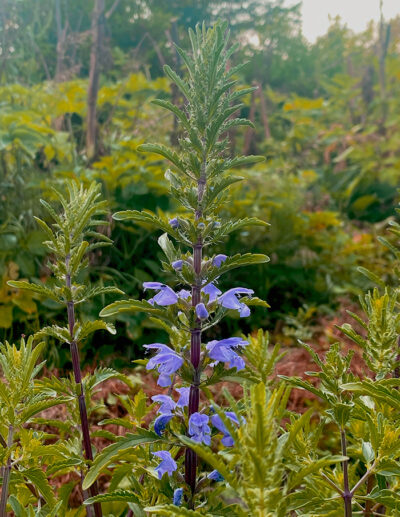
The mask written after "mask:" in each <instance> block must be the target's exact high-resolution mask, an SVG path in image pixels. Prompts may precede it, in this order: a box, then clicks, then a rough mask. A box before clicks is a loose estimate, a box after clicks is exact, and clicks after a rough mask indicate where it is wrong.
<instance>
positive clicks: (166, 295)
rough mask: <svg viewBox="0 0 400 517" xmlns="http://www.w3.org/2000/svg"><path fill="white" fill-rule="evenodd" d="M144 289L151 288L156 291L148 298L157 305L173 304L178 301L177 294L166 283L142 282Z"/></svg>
mask: <svg viewBox="0 0 400 517" xmlns="http://www.w3.org/2000/svg"><path fill="white" fill-rule="evenodd" d="M143 287H144V290H146V289H153V290H154V291H158V293H157V294H156V295H155V296H154V297H153V298H151V300H149V303H151V301H154V302H155V303H156V304H157V305H173V304H174V303H176V302H177V301H178V295H177V294H176V293H175V291H173V290H172V289H171V288H170V287H169V286H168V285H165V284H161V283H160V282H144V283H143Z"/></svg>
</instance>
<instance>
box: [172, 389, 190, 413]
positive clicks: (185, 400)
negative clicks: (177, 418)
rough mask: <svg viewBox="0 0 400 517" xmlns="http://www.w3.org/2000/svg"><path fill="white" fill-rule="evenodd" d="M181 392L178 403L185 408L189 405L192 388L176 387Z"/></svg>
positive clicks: (178, 405)
mask: <svg viewBox="0 0 400 517" xmlns="http://www.w3.org/2000/svg"><path fill="white" fill-rule="evenodd" d="M175 391H177V392H178V393H179V399H178V402H177V403H176V405H177V407H180V408H184V407H186V406H188V405H189V394H190V388H175Z"/></svg>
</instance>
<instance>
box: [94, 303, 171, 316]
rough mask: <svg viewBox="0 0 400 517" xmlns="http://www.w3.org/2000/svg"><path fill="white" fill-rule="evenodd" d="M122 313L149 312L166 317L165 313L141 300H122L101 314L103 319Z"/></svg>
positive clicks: (105, 308)
mask: <svg viewBox="0 0 400 517" xmlns="http://www.w3.org/2000/svg"><path fill="white" fill-rule="evenodd" d="M120 312H147V313H148V314H153V315H154V316H158V317H164V316H165V311H164V310H163V309H158V308H157V307H154V306H153V305H151V303H149V302H146V301H139V300H120V301H118V302H114V303H111V304H110V305H107V307H104V309H103V310H102V311H101V312H100V316H101V317H102V318H106V317H108V316H114V315H115V314H118V313H120Z"/></svg>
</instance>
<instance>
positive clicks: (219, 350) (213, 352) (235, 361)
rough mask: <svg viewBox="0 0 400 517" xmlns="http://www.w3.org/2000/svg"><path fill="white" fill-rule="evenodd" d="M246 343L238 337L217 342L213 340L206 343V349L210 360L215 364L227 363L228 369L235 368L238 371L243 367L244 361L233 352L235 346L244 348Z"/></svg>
mask: <svg viewBox="0 0 400 517" xmlns="http://www.w3.org/2000/svg"><path fill="white" fill-rule="evenodd" d="M246 345H248V342H247V341H245V340H244V339H242V338H240V337H230V338H227V339H221V340H219V341H217V340H213V341H210V342H209V343H207V345H206V349H207V350H208V355H209V357H210V358H211V359H214V360H215V361H216V362H217V363H218V362H220V363H229V368H236V369H237V370H238V371H239V370H243V368H244V367H245V362H244V360H243V359H242V358H241V357H240V356H239V355H238V354H237V353H236V352H235V351H234V350H232V349H233V348H235V347H237V346H246Z"/></svg>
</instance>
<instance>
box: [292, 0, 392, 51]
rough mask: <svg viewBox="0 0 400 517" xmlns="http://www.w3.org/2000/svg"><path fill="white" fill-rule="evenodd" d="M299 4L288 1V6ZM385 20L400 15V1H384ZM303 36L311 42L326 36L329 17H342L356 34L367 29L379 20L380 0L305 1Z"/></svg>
mask: <svg viewBox="0 0 400 517" xmlns="http://www.w3.org/2000/svg"><path fill="white" fill-rule="evenodd" d="M295 3H298V0H297V1H296V0H288V2H287V5H291V4H295ZM383 13H384V16H385V18H393V17H394V16H396V15H398V14H400V0H383ZM302 15H303V34H304V36H305V37H306V38H307V39H309V40H310V41H315V39H316V38H317V37H318V36H320V35H322V34H324V33H325V32H326V30H327V29H328V27H329V15H331V16H333V17H335V16H336V15H340V17H341V18H342V20H343V22H344V23H346V24H347V25H348V27H349V28H350V29H352V30H354V31H355V32H359V31H362V30H364V29H365V28H366V26H367V23H368V22H369V21H370V20H376V21H377V20H379V18H380V15H379V0H303V6H302Z"/></svg>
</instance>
